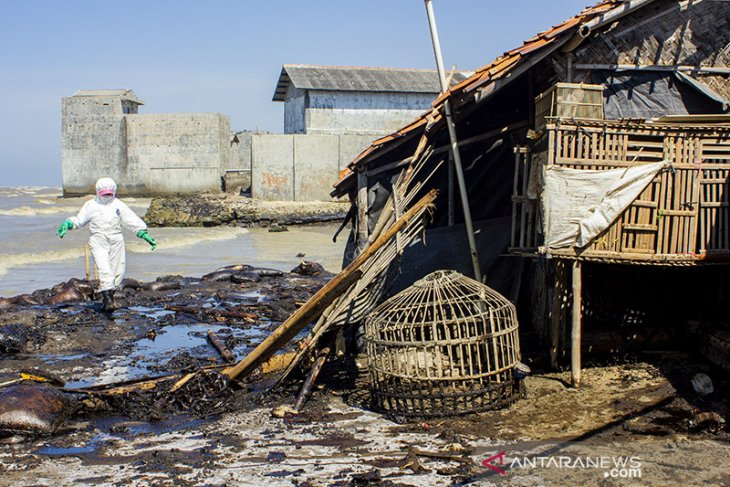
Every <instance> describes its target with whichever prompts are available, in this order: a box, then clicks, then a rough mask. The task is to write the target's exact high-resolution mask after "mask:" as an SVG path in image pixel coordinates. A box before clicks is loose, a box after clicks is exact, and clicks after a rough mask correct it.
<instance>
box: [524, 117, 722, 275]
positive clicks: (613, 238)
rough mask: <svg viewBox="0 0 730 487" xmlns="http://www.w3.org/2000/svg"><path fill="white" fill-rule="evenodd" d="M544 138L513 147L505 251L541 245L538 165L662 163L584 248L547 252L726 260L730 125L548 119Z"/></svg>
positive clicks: (639, 259)
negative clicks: (534, 146) (535, 145)
mask: <svg viewBox="0 0 730 487" xmlns="http://www.w3.org/2000/svg"><path fill="white" fill-rule="evenodd" d="M547 141H548V147H547V151H543V152H536V153H530V151H529V150H526V148H525V149H522V150H520V151H517V152H516V159H515V167H516V169H515V180H514V185H513V233H512V243H511V251H512V252H513V253H516V254H523V255H525V254H532V255H534V254H535V253H539V249H540V246H541V245H542V229H541V226H540V225H541V223H540V222H541V219H540V218H541V213H542V211H543V210H544V209H543V208H541V203H540V200H539V184H540V182H539V181H540V173H541V172H542V170H543V166H544V165H546V164H547V165H550V164H555V165H561V166H563V167H569V168H575V169H598V170H608V169H616V168H628V167H631V166H634V165H639V164H646V163H650V162H658V161H666V162H667V164H668V170H666V171H662V172H660V173H659V174H658V175H657V177H656V178H655V179H654V181H653V182H651V183H650V184H649V185H648V186H647V188H646V189H645V190H644V191H643V192H642V193H641V194H640V195H639V197H638V198H637V199H636V200H635V201H634V202H633V203H632V204H631V205H630V206H629V208H628V209H627V210H626V211H625V212H624V213H623V214H622V215H621V216H620V217H619V218H618V219H617V220H616V221H615V222H614V223H613V224H612V225H611V226H610V227H609V228H608V229H607V230H606V231H604V232H603V234H601V235H599V236H598V238H596V239H595V240H594V241H593V242H592V243H591V244H590V245H589V246H588V247H586V249H585V250H582V251H581V252H580V253H577V252H576V251H575V250H574V249H572V248H571V249H550V251H549V253H550V255H551V256H553V257H564V258H576V257H578V258H581V259H585V260H596V261H606V262H612V261H614V262H621V261H624V262H632V263H641V264H664V265H693V264H700V263H710V262H712V263H717V262H722V261H730V208H729V207H730V187H728V185H729V184H730V180H729V179H728V176H730V124H705V125H699V124H689V123H681V124H680V123H646V122H636V121H608V120H604V121H580V122H577V121H571V120H563V119H552V121H550V122H549V123H548V125H547ZM536 186H538V187H536Z"/></svg>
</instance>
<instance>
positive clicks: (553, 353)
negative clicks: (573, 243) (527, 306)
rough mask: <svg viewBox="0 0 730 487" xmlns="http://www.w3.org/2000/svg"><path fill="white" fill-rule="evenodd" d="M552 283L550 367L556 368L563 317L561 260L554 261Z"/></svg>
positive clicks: (562, 270)
mask: <svg viewBox="0 0 730 487" xmlns="http://www.w3.org/2000/svg"><path fill="white" fill-rule="evenodd" d="M554 274H555V275H554V280H555V282H554V283H553V307H552V312H551V313H550V367H552V368H553V369H554V370H557V368H558V347H559V346H560V324H561V322H562V318H563V294H564V289H565V287H564V285H563V282H564V280H565V264H564V263H563V262H562V261H559V260H558V261H556V262H555V273H554Z"/></svg>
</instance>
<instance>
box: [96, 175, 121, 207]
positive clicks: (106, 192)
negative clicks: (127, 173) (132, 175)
mask: <svg viewBox="0 0 730 487" xmlns="http://www.w3.org/2000/svg"><path fill="white" fill-rule="evenodd" d="M116 194H117V183H115V182H114V180H113V179H112V178H100V179H99V180H98V181H97V182H96V201H98V202H99V203H101V204H102V205H108V204H109V203H111V202H112V201H113V200H114V197H115V196H116Z"/></svg>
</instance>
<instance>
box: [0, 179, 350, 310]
mask: <svg viewBox="0 0 730 487" xmlns="http://www.w3.org/2000/svg"><path fill="white" fill-rule="evenodd" d="M90 198H92V196H85V197H79V198H63V197H61V190H60V188H46V187H13V188H8V187H0V296H15V295H17V294H22V293H28V292H32V291H34V290H36V289H42V288H49V287H51V286H53V285H55V284H58V283H60V282H64V281H67V280H68V279H70V278H72V277H77V278H84V277H85V276H86V249H85V247H86V244H87V242H88V238H89V231H88V228H86V227H84V228H81V229H78V230H71V231H69V232H68V233H66V236H65V237H64V238H63V239H60V238H58V236H57V235H56V228H58V226H59V225H60V224H61V223H62V222H63V221H64V220H65V219H66V218H67V217H70V216H73V215H75V214H76V213H77V212H78V211H79V209H80V208H81V206H82V205H83V204H84V202H85V201H86V200H88V199H90ZM121 200H122V201H124V202H125V203H126V204H127V205H129V207H130V208H131V209H132V210H133V211H134V212H135V213H137V215H139V216H141V217H143V218H144V214H145V212H146V211H147V208H148V206H149V203H150V199H149V198H121ZM338 225H339V222H336V223H331V224H323V225H308V226H290V227H288V231H286V232H269V231H268V230H267V229H266V228H239V227H207V228H202V227H187V228H185V227H183V228H173V227H161V228H152V227H151V228H150V229H149V233H150V235H152V236H153V237H154V238H155V239H156V240H157V242H158V244H157V249H155V250H154V251H150V250H149V245H148V244H147V243H146V242H144V241H143V240H140V239H138V238H136V237H135V236H134V234H133V233H131V232H129V231H126V230H125V231H124V237H125V242H126V249H127V273H126V276H127V277H131V278H134V279H138V280H140V281H153V280H154V279H155V278H156V277H158V276H163V275H168V274H176V275H182V276H191V277H200V276H201V275H203V274H206V273H208V272H212V271H214V270H215V269H217V268H219V267H222V266H225V265H230V264H250V265H254V266H257V267H270V268H274V269H279V270H282V271H290V270H291V269H292V268H294V267H296V266H297V265H298V264H299V262H300V261H301V260H303V259H304V260H309V261H315V262H319V263H320V264H322V265H323V266H324V267H325V269H327V270H329V271H332V272H337V271H339V270H340V268H341V263H342V254H343V250H344V245H345V240H346V235H344V232H343V234H342V235H340V237H339V238H338V239H337V242H336V243H335V242H333V241H332V236H333V235H334V233H335V231H336V229H337V227H338ZM302 254H304V255H303V256H302ZM89 261H90V272H91V273H92V277H93V260H92V259H91V257H90V255H89Z"/></svg>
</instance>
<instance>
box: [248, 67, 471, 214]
mask: <svg viewBox="0 0 730 487" xmlns="http://www.w3.org/2000/svg"><path fill="white" fill-rule="evenodd" d="M466 75H467V73H463V72H457V73H454V76H453V77H452V83H458V82H459V81H461V80H463V79H465V77H466ZM438 93H439V82H438V75H437V73H436V71H435V70H423V69H396V68H368V67H343V66H307V65H299V64H285V65H284V66H283V67H282V69H281V74H280V75H279V81H278V83H277V85H276V91H275V92H274V97H273V100H274V101H279V102H283V103H284V134H283V135H263V136H257V135H252V136H251V137H252V139H253V141H252V144H251V147H252V157H251V195H252V196H254V197H256V198H259V199H270V200H276V199H290V200H297V201H307V200H329V199H331V197H330V195H329V193H330V191H331V189H332V184H333V182H334V181H336V180H337V175H338V174H339V171H341V170H342V169H344V168H345V167H346V166H347V164H349V162H350V161H352V160H353V159H354V158H355V157H356V156H357V155H358V154H359V153H360V152H362V151H363V150H364V149H365V148H366V147H368V146H369V145H370V143H371V142H372V141H373V140H374V139H378V138H380V137H382V136H383V135H385V134H389V133H391V132H393V131H394V130H396V129H397V128H398V127H401V126H403V125H405V124H406V123H407V122H408V121H410V120H412V119H413V118H414V117H416V116H418V115H421V114H423V113H424V112H425V111H428V110H429V109H430V108H431V103H432V102H433V101H434V99H435V98H436V96H437V95H438Z"/></svg>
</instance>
